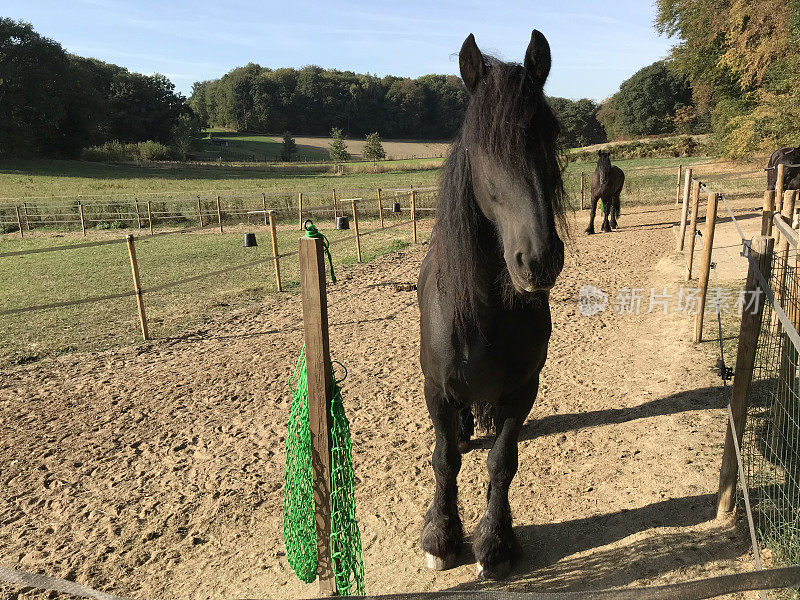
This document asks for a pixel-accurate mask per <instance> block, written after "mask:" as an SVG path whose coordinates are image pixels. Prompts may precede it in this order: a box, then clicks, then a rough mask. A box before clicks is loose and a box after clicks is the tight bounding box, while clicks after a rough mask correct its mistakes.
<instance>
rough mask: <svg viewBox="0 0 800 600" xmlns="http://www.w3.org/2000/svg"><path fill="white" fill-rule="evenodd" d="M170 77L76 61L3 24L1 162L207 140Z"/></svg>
mask: <svg viewBox="0 0 800 600" xmlns="http://www.w3.org/2000/svg"><path fill="white" fill-rule="evenodd" d="M195 121H196V119H195V118H194V115H193V113H192V111H191V108H190V107H189V105H188V103H187V102H186V99H185V98H184V97H183V96H182V95H181V94H178V93H176V92H175V86H174V85H173V84H172V83H171V82H170V81H169V79H167V78H166V77H164V76H163V75H158V74H156V75H142V74H141V73H132V72H130V71H128V70H127V69H125V68H123V67H120V66H117V65H114V64H109V63H105V62H102V61H99V60H95V59H92V58H82V57H80V56H75V55H73V54H69V53H68V52H66V51H65V50H64V48H63V47H62V46H61V45H60V44H59V43H58V42H55V41H53V40H51V39H48V38H46V37H43V36H41V35H39V34H38V33H36V32H35V31H34V30H33V28H32V27H31V25H30V24H28V23H24V22H21V21H13V20H11V19H7V18H0V156H35V155H56V156H74V155H76V154H78V153H79V152H80V151H81V150H82V149H83V148H86V147H89V146H95V145H101V144H104V143H106V142H110V141H112V140H115V141H119V142H121V143H135V142H144V141H146V140H151V141H153V142H158V143H161V144H165V145H167V144H172V143H174V142H177V143H178V144H180V143H181V142H185V139H186V136H187V135H189V136H196V135H197V134H198V133H199V128H198V126H199V123H197V122H195Z"/></svg>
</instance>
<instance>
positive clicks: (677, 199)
mask: <svg viewBox="0 0 800 600" xmlns="http://www.w3.org/2000/svg"><path fill="white" fill-rule="evenodd" d="M681 175H683V165H678V185H677V188H676V190H675V204H679V203H680V201H681Z"/></svg>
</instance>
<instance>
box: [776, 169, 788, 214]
mask: <svg viewBox="0 0 800 600" xmlns="http://www.w3.org/2000/svg"><path fill="white" fill-rule="evenodd" d="M785 171H786V165H784V164H783V163H780V164H779V165H778V168H777V175H776V177H777V179H775V202H776V203H777V206H776V207H775V210H777V211H778V212H782V209H783V191H784V190H783V174H784V173H785Z"/></svg>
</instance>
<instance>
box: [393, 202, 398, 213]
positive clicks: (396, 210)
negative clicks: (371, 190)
mask: <svg viewBox="0 0 800 600" xmlns="http://www.w3.org/2000/svg"><path fill="white" fill-rule="evenodd" d="M392 212H393V213H399V212H400V203H399V202H395V203H394V204H392Z"/></svg>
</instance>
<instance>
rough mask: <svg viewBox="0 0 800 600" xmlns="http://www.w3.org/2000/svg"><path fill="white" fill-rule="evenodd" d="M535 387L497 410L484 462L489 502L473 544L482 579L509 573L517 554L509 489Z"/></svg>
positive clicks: (494, 577)
mask: <svg viewBox="0 0 800 600" xmlns="http://www.w3.org/2000/svg"><path fill="white" fill-rule="evenodd" d="M536 388H538V382H537V384H536ZM536 388H534V391H533V393H531V397H530V398H522V397H520V398H519V399H515V403H512V404H511V405H509V406H505V407H502V408H501V409H500V410H498V414H497V421H496V427H497V438H496V440H495V442H494V445H493V446H492V449H491V450H490V451H489V458H488V459H487V461H486V466H487V467H488V469H489V498H488V504H487V507H486V512H485V513H484V515H483V517H482V518H481V520H480V523H478V528H477V529H476V531H475V535H474V539H473V544H472V548H473V550H474V552H475V559H476V561H477V565H476V567H477V573H478V577H479V578H481V579H502V578H503V577H505V576H506V575H508V572H509V571H510V570H511V563H512V562H513V561H514V559H515V558H516V556H517V554H518V545H517V540H516V537H515V536H514V530H513V529H512V527H511V507H510V506H509V503H508V488H509V486H510V485H511V481H512V480H513V479H514V475H516V473H517V467H518V465H519V453H518V448H517V443H518V441H519V432H520V430H521V429H522V424H523V422H524V421H525V417H526V416H527V415H528V413H529V412H530V410H531V406H533V400H534V398H535V396H536V391H535V390H536Z"/></svg>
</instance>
